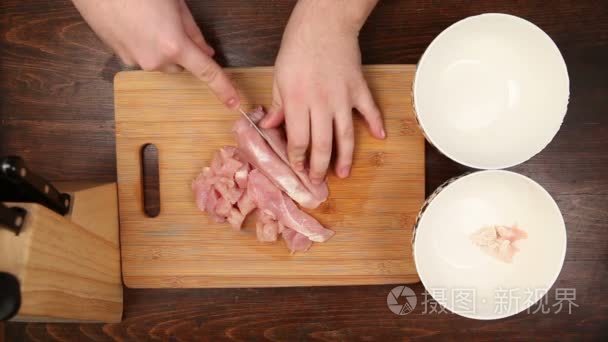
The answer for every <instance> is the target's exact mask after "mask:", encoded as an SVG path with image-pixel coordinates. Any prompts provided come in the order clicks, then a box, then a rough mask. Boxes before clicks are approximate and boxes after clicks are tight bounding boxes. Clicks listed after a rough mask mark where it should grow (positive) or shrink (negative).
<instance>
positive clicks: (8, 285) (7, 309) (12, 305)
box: [0, 272, 21, 321]
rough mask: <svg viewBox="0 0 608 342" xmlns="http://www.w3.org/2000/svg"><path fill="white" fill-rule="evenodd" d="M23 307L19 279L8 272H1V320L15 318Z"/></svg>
mask: <svg viewBox="0 0 608 342" xmlns="http://www.w3.org/2000/svg"><path fill="white" fill-rule="evenodd" d="M20 307H21V287H20V285H19V280H18V279H17V277H15V276H14V275H12V274H10V273H7V272H0V321H8V320H9V319H11V318H13V316H15V315H16V314H17V312H18V311H19V308H20Z"/></svg>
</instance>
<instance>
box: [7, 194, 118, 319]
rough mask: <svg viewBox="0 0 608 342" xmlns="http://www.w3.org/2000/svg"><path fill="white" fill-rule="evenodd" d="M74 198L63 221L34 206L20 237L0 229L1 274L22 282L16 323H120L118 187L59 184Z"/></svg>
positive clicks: (26, 205)
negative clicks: (6, 274)
mask: <svg viewBox="0 0 608 342" xmlns="http://www.w3.org/2000/svg"><path fill="white" fill-rule="evenodd" d="M57 187H58V188H59V189H60V190H61V191H62V192H68V193H70V194H71V195H72V203H73V205H72V208H71V210H70V213H68V214H67V215H66V216H61V215H59V214H57V213H55V212H54V211H51V210H49V209H47V208H46V207H44V206H41V205H38V204H34V203H8V204H7V205H9V206H19V207H22V208H24V209H26V210H27V215H26V218H25V222H24V225H23V228H22V230H21V233H20V234H19V235H15V234H14V233H12V232H10V231H8V230H5V229H0V251H2V252H1V254H0V270H1V271H6V272H9V273H12V274H13V275H15V276H16V277H17V278H18V279H19V282H20V287H21V307H20V309H19V311H18V313H17V316H15V317H14V318H13V320H14V321H44V322H57V321H60V322H107V323H115V322H120V320H121V317H122V307H123V297H122V289H123V287H122V281H121V273H120V246H119V239H118V236H119V232H118V202H117V190H116V184H115V183H110V184H101V185H100V184H97V185H95V184H76V183H64V184H57Z"/></svg>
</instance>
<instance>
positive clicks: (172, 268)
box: [115, 65, 424, 287]
mask: <svg viewBox="0 0 608 342" xmlns="http://www.w3.org/2000/svg"><path fill="white" fill-rule="evenodd" d="M414 70H415V68H414V67H413V66H408V65H396V66H392V65H391V66H369V67H366V69H365V75H366V77H367V78H368V80H369V86H370V89H371V90H372V93H373V95H374V96H375V98H376V99H377V104H378V106H379V107H380V108H381V109H382V110H383V112H384V115H385V117H386V121H387V127H388V134H387V135H388V138H387V139H386V140H384V141H378V140H375V139H373V138H371V137H370V136H369V134H368V133H367V132H366V129H365V127H364V125H363V123H362V121H361V120H358V121H357V124H356V131H357V137H356V138H357V141H358V144H357V149H356V152H355V155H354V157H353V162H354V164H353V165H354V169H353V176H352V177H350V178H349V182H344V181H340V180H338V179H337V178H335V177H331V178H330V180H329V181H330V188H331V189H330V191H331V193H330V201H328V203H326V204H324V206H323V207H322V208H320V209H318V210H312V211H310V212H311V213H312V214H313V216H317V212H319V215H318V218H319V219H320V222H321V223H323V224H324V225H326V226H327V227H331V228H332V229H334V230H336V232H337V237H334V238H333V239H332V240H331V242H327V243H324V244H319V246H315V248H314V249H313V250H312V251H311V253H310V254H313V253H314V254H316V255H315V257H312V258H311V257H307V255H295V256H291V255H289V253H288V252H287V250H286V249H285V247H284V246H283V244H282V243H277V244H274V245H269V244H259V243H258V242H257V241H256V240H255V239H254V238H253V236H252V235H251V234H237V233H236V232H234V231H231V230H230V229H228V228H227V225H225V224H217V223H213V222H210V221H209V219H208V217H204V216H203V215H201V213H200V212H199V211H198V209H197V208H196V207H195V204H194V198H193V195H192V191H191V190H190V189H189V187H190V184H191V182H192V180H193V179H194V178H195V177H196V175H197V174H198V173H199V172H200V170H201V169H202V167H203V166H205V165H208V164H209V162H210V159H211V157H212V155H213V153H214V152H215V151H217V149H219V148H220V147H222V146H224V145H230V144H232V145H234V137H233V136H232V133H231V127H232V125H233V124H234V121H235V120H236V119H237V118H238V115H236V114H235V113H232V112H230V111H229V110H227V109H226V108H223V106H221V105H219V104H218V102H217V100H216V98H215V96H214V95H213V94H212V93H211V92H210V91H209V90H208V89H206V87H204V86H202V85H201V83H200V82H198V81H197V80H196V79H195V78H194V77H192V76H191V75H189V74H187V73H181V74H173V75H166V74H161V73H145V72H128V73H120V74H118V75H117V77H116V79H115V82H116V87H115V92H116V93H115V94H116V97H115V106H116V122H117V124H116V138H117V144H116V146H117V165H118V184H119V198H120V203H121V206H120V217H121V246H122V252H123V253H122V262H123V278H124V280H125V283H126V284H127V286H131V287H142V286H148V287H161V286H162V287H165V286H186V285H187V286H193V287H222V286H231V287H232V286H243V285H245V286H253V287H255V286H290V285H291V286H303V285H322V284H326V285H329V284H331V285H336V284H349V283H350V284H370V283H387V282H407V281H410V282H411V281H417V280H418V278H417V276H416V271H415V267H414V265H413V260H412V257H411V253H410V250H411V238H412V231H411V227H412V225H413V222H414V220H415V216H416V214H417V213H418V210H419V208H420V206H421V205H422V200H423V198H424V187H423V180H424V153H423V151H424V140H423V137H422V134H421V133H420V132H419V131H418V130H417V129H416V128H415V127H416V123H415V120H414V118H413V112H412V106H411V100H410V97H409V93H410V92H411V84H412V76H413V73H414ZM228 72H229V75H230V76H231V77H232V79H233V80H234V81H235V83H236V84H237V86H238V88H239V89H241V90H242V95H243V96H242V97H243V99H244V102H245V107H248V106H252V105H253V104H254V103H262V104H267V103H270V101H271V84H272V69H271V68H249V69H243V68H237V69H228ZM148 143H153V144H154V145H155V146H157V148H158V151H159V155H158V159H159V181H160V191H159V192H160V195H159V197H160V202H161V204H160V206H161V210H160V214H159V216H158V217H155V218H148V217H146V215H145V214H144V213H143V208H144V207H143V204H142V194H143V190H142V188H141V187H142V182H141V177H142V176H141V159H140V154H141V148H142V147H143V146H146V144H148ZM159 245H165V246H173V249H172V251H173V252H172V253H158V250H157V249H154V248H153V247H156V246H159ZM175 247H176V248H175ZM218 247H219V248H218ZM317 247H318V248H317ZM146 249H148V251H151V252H152V254H150V253H147V252H146ZM142 252H143V253H142ZM338 255H339V256H340V257H337V256H338ZM349 276H352V277H353V278H352V281H350V280H349V279H350V278H349ZM196 277H200V278H199V281H198V283H197V282H196ZM155 278H156V279H157V283H156V285H155V283H154V279H155ZM176 279H178V280H177V281H176ZM183 279H188V281H184V280H183Z"/></svg>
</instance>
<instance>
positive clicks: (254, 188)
mask: <svg viewBox="0 0 608 342" xmlns="http://www.w3.org/2000/svg"><path fill="white" fill-rule="evenodd" d="M247 192H248V194H249V196H250V197H251V198H252V199H253V201H254V202H255V203H256V205H257V206H258V208H260V209H262V210H267V211H269V212H271V213H272V214H273V215H274V216H275V217H276V218H277V219H278V220H279V221H281V223H282V224H283V225H285V227H288V228H291V229H293V230H295V231H296V232H298V233H301V234H303V235H305V236H306V237H308V238H309V239H310V240H312V241H315V242H325V241H327V240H328V239H330V238H331V237H332V236H333V235H334V232H333V231H332V230H329V229H327V228H325V227H323V226H322V225H321V224H320V223H319V222H318V221H317V220H315V219H314V217H312V216H310V215H308V214H307V213H305V212H303V211H301V210H300V209H299V208H298V207H297V206H296V205H295V204H294V203H293V201H292V200H291V199H290V198H289V197H288V196H287V195H285V194H283V193H282V192H281V191H280V190H279V189H277V187H276V186H274V184H272V182H270V180H269V179H268V178H267V177H266V176H264V175H263V174H262V173H261V172H260V171H259V170H253V171H251V172H250V173H249V181H248V183H247Z"/></svg>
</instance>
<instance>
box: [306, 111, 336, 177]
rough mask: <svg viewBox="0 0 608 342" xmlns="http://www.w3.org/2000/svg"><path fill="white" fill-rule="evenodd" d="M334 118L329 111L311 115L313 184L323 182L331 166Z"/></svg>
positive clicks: (310, 173) (310, 172)
mask: <svg viewBox="0 0 608 342" xmlns="http://www.w3.org/2000/svg"><path fill="white" fill-rule="evenodd" d="M313 115H315V116H313ZM332 117H333V115H330V113H328V112H327V111H317V112H315V113H311V117H310V127H311V130H310V134H311V138H312V148H311V151H310V171H309V175H310V180H311V181H312V183H313V184H320V183H321V182H322V181H323V179H324V178H325V174H326V173H327V167H328V166H329V159H330V158H331V148H332V146H331V144H332V133H333V127H332Z"/></svg>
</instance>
